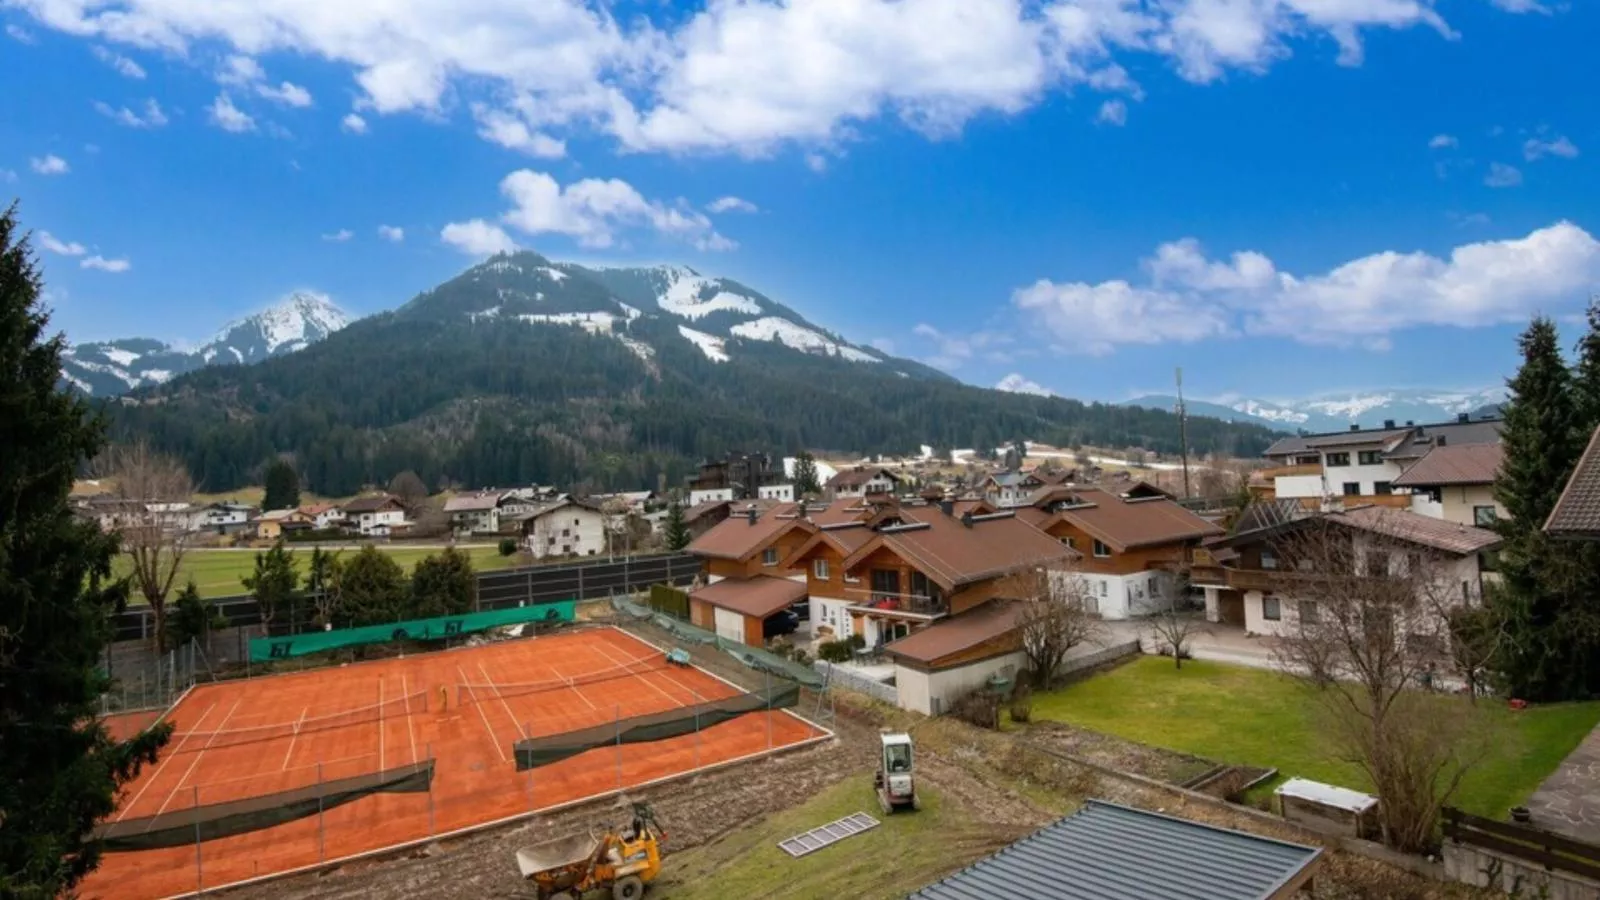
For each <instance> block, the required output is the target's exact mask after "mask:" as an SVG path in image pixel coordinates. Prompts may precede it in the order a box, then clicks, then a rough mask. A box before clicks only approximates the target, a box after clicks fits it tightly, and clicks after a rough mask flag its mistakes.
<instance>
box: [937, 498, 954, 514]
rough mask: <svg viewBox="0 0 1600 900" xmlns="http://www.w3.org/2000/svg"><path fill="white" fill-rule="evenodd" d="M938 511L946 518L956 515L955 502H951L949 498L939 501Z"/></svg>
mask: <svg viewBox="0 0 1600 900" xmlns="http://www.w3.org/2000/svg"><path fill="white" fill-rule="evenodd" d="M939 511H940V512H942V513H944V514H945V515H947V516H953V515H955V514H956V502H955V501H954V500H951V499H950V498H949V497H946V498H944V499H943V500H940V501H939Z"/></svg>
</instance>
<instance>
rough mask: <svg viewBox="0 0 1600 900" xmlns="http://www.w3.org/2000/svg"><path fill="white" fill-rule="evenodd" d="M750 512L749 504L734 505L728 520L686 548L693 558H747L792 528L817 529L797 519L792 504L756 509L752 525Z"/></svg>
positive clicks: (797, 515)
mask: <svg viewBox="0 0 1600 900" xmlns="http://www.w3.org/2000/svg"><path fill="white" fill-rule="evenodd" d="M749 511H750V505H749V504H747V503H744V502H742V501H741V502H740V503H737V504H735V505H734V507H733V509H732V510H731V512H730V514H729V516H728V518H726V519H724V520H722V521H721V522H718V523H717V524H716V525H715V526H713V527H712V528H711V530H709V531H707V532H706V533H705V534H702V535H700V536H699V537H698V538H695V540H694V542H693V543H691V544H690V545H689V546H688V547H687V548H686V549H687V550H688V551H689V552H690V553H693V554H694V555H696V556H706V557H711V558H714V559H748V558H750V557H751V556H752V555H754V554H755V553H757V552H759V551H761V550H763V549H765V548H766V547H768V546H769V545H771V543H772V542H773V541H774V540H777V538H778V537H779V536H780V535H782V534H784V533H786V532H788V531H789V530H790V529H792V528H804V529H807V530H810V529H813V528H815V527H816V526H814V525H812V524H811V523H809V522H807V521H805V520H803V519H801V518H800V516H799V514H798V513H797V512H796V511H795V505H794V504H793V503H784V504H780V505H778V506H774V507H772V508H770V509H767V510H764V511H763V510H761V509H759V508H757V509H756V510H755V512H756V521H755V523H754V524H751V522H750V514H749Z"/></svg>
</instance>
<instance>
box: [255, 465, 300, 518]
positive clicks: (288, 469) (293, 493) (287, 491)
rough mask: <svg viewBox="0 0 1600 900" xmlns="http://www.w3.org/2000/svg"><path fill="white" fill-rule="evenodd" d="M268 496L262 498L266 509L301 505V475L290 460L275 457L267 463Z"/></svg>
mask: <svg viewBox="0 0 1600 900" xmlns="http://www.w3.org/2000/svg"><path fill="white" fill-rule="evenodd" d="M264 480H265V481H266V487H267V490H266V496H265V497H263V498H262V499H261V508H262V509H264V510H268V511H271V510H274V509H294V508H295V507H297V506H299V505H300V476H299V474H297V473H296V472H295V470H294V466H291V465H290V464H289V462H288V460H285V459H281V458H280V459H274V460H273V461H272V462H270V463H268V464H267V473H266V475H265V477H264Z"/></svg>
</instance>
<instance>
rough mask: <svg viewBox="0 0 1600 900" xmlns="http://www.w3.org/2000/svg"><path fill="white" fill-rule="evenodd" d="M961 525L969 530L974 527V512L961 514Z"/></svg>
mask: <svg viewBox="0 0 1600 900" xmlns="http://www.w3.org/2000/svg"><path fill="white" fill-rule="evenodd" d="M961 524H963V525H965V526H967V527H968V528H971V527H972V512H971V511H970V510H969V511H967V512H964V513H962V514H961Z"/></svg>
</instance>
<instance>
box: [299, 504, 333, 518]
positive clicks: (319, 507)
mask: <svg viewBox="0 0 1600 900" xmlns="http://www.w3.org/2000/svg"><path fill="white" fill-rule="evenodd" d="M338 508H339V504H337V503H308V504H306V505H305V506H302V507H300V511H301V512H303V513H305V514H306V515H308V516H320V515H322V514H323V513H325V512H333V511H334V510H337V509H338Z"/></svg>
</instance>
